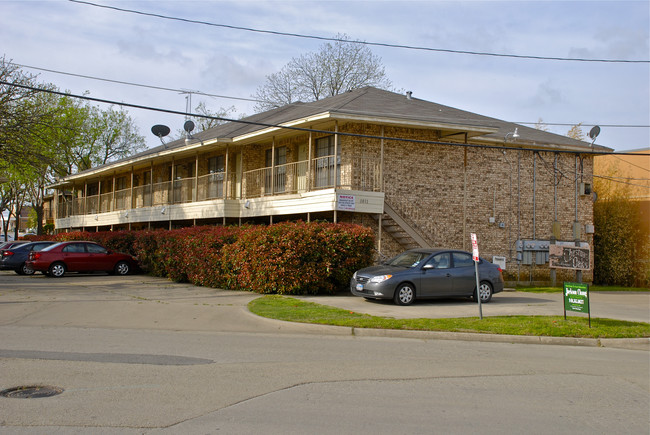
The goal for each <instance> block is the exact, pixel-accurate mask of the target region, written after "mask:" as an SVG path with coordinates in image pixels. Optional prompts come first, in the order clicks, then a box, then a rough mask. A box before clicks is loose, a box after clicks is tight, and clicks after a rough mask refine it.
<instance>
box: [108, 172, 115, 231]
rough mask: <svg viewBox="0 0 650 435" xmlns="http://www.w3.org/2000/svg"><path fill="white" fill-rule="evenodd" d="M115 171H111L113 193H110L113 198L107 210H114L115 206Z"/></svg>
mask: <svg viewBox="0 0 650 435" xmlns="http://www.w3.org/2000/svg"><path fill="white" fill-rule="evenodd" d="M115 172H116V171H113V194H112V195H111V196H112V198H113V199H112V201H111V203H110V206H109V207H108V210H107V211H114V210H115V208H116V207H115ZM112 228H113V226H111V230H112Z"/></svg>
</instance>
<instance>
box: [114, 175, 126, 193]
mask: <svg viewBox="0 0 650 435" xmlns="http://www.w3.org/2000/svg"><path fill="white" fill-rule="evenodd" d="M124 189H126V177H120V178H118V179H116V180H115V190H124Z"/></svg>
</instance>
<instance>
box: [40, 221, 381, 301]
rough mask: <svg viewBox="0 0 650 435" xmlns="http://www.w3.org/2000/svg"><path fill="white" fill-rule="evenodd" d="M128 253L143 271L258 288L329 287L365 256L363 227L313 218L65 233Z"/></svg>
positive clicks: (344, 280) (368, 236)
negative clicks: (259, 223) (307, 220)
mask: <svg viewBox="0 0 650 435" xmlns="http://www.w3.org/2000/svg"><path fill="white" fill-rule="evenodd" d="M51 238H53V239H55V240H60V241H64V240H91V241H95V242H97V243H100V244H101V245H103V246H105V247H107V248H108V249H111V250H114V251H118V252H124V253H127V254H130V255H132V256H134V257H136V258H137V259H138V261H139V262H140V266H141V267H142V268H143V269H144V270H146V271H147V272H148V273H149V274H151V275H155V276H160V277H166V278H169V279H171V280H173V281H177V282H190V283H192V284H195V285H201V286H206V287H215V288H224V289H232V290H248V291H253V292H257V293H277V294H316V293H328V294H331V293H334V292H336V291H338V290H342V289H344V288H346V287H347V285H348V281H349V279H350V277H351V276H352V274H353V273H354V271H355V270H357V269H360V268H362V267H366V266H368V265H370V264H371V263H372V258H373V246H374V242H373V240H374V236H373V233H372V231H371V230H370V229H369V228H366V227H362V226H359V225H351V224H331V223H320V222H312V223H305V222H297V223H279V224H275V225H270V226H245V227H207V226H206V227H191V228H183V229H177V230H152V231H111V232H96V233H90V232H72V233H61V234H58V235H56V236H53V237H51Z"/></svg>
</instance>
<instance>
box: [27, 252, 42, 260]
mask: <svg viewBox="0 0 650 435" xmlns="http://www.w3.org/2000/svg"><path fill="white" fill-rule="evenodd" d="M39 258H41V254H40V253H38V252H30V253H29V259H30V260H38V259H39Z"/></svg>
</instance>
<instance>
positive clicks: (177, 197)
mask: <svg viewBox="0 0 650 435" xmlns="http://www.w3.org/2000/svg"><path fill="white" fill-rule="evenodd" d="M380 171H381V170H380V161H379V159H374V158H364V157H359V158H347V159H344V160H341V158H340V157H339V158H338V159H335V157H334V156H325V157H319V158H316V159H313V160H312V161H311V165H310V164H309V161H308V160H304V161H300V162H294V163H287V164H284V165H278V166H275V167H273V168H270V167H269V168H260V169H254V170H252V171H247V172H244V173H243V174H242V175H241V176H240V175H238V174H235V173H232V172H231V173H229V174H226V173H225V172H215V173H210V174H206V175H201V176H199V177H196V178H194V177H191V178H183V179H178V180H174V181H163V182H159V183H154V184H148V185H145V186H136V187H133V188H127V189H122V190H118V191H115V192H109V193H104V194H101V195H93V196H88V197H79V198H67V199H65V200H63V199H61V200H60V202H59V205H58V211H57V217H58V218H65V217H69V216H76V215H85V214H97V213H106V212H111V211H119V210H128V209H131V208H141V207H152V206H161V205H170V204H182V203H188V202H193V201H207V200H215V199H226V198H258V197H262V196H269V195H282V194H295V193H299V192H307V191H310V190H320V189H330V188H333V187H341V188H344V189H351V190H363V191H374V192H377V191H381V190H382V186H381V185H380V179H381V172H380Z"/></svg>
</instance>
